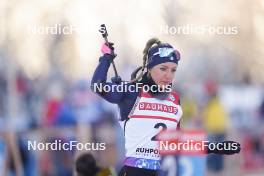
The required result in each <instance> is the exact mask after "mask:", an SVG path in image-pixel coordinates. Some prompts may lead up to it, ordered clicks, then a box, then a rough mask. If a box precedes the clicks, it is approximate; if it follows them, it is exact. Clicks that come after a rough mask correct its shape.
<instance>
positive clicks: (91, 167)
mask: <svg viewBox="0 0 264 176" xmlns="http://www.w3.org/2000/svg"><path fill="white" fill-rule="evenodd" d="M75 166H76V171H77V174H78V176H95V175H96V174H97V172H98V171H99V168H98V167H97V165H96V161H95V159H94V157H93V156H92V155H91V154H90V153H85V154H82V155H81V156H79V157H78V158H77V160H76V165H75Z"/></svg>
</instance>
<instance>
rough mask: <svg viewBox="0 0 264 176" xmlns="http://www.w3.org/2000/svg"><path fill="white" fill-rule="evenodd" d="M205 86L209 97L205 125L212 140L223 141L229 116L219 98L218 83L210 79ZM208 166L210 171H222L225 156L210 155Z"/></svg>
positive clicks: (205, 112) (205, 111)
mask: <svg viewBox="0 0 264 176" xmlns="http://www.w3.org/2000/svg"><path fill="white" fill-rule="evenodd" d="M205 88H206V90H207V94H208V97H209V99H208V102H207V105H206V107H205V109H204V126H205V129H206V130H207V132H208V139H209V141H210V142H221V141H224V140H225V136H226V118H227V116H226V113H225V110H224V108H223V106H222V105H221V103H220V100H219V98H218V94H217V91H218V90H217V85H216V84H215V83H214V82H212V81H209V82H207V83H206V86H205ZM207 166H208V169H209V170H210V171H213V172H221V171H222V170H223V169H224V157H223V156H222V155H215V154H210V155H208V157H207Z"/></svg>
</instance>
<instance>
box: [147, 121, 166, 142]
mask: <svg viewBox="0 0 264 176" xmlns="http://www.w3.org/2000/svg"><path fill="white" fill-rule="evenodd" d="M160 127H161V130H160V131H159V132H158V133H157V134H156V135H155V136H153V137H152V138H151V141H157V136H158V134H159V133H160V132H161V131H164V130H167V126H166V125H165V124H164V123H157V124H156V125H155V126H154V128H156V129H159V128H160Z"/></svg>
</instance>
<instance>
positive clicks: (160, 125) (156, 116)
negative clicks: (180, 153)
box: [92, 39, 238, 176]
mask: <svg viewBox="0 0 264 176" xmlns="http://www.w3.org/2000/svg"><path fill="white" fill-rule="evenodd" d="M113 49H114V48H113V46H112V45H109V44H108V45H107V44H103V46H102V48H101V51H102V53H103V56H102V57H100V59H99V65H98V66H97V68H96V70H95V72H94V75H93V78H92V90H93V91H94V92H96V93H97V94H98V95H100V96H101V97H102V98H104V99H105V100H107V101H108V102H110V103H115V104H117V105H118V106H119V109H120V121H121V122H122V123H120V124H122V127H123V129H124V136H125V149H126V154H125V160H124V166H123V168H122V169H121V171H120V173H119V175H120V176H154V175H157V173H158V170H159V169H160V156H159V153H158V141H157V139H156V135H157V134H158V133H159V132H160V131H161V129H163V130H164V129H167V130H170V129H176V128H179V126H180V119H181V116H182V108H181V105H180V98H179V94H178V93H177V92H175V91H172V87H171V85H172V82H173V79H174V77H175V73H176V70H177V67H178V62H179V61H180V53H179V52H178V51H177V50H176V49H174V48H173V47H172V46H171V45H170V44H167V43H161V42H160V41H159V40H158V39H150V40H149V41H148V42H147V44H146V47H145V49H144V51H143V54H144V56H143V66H142V67H141V68H140V69H141V71H142V72H141V74H140V75H139V76H138V77H136V76H135V75H137V74H133V75H134V76H133V78H131V79H132V81H130V82H129V83H127V84H122V86H123V88H124V89H123V90H126V91H119V90H118V89H117V88H116V87H117V86H114V85H116V84H119V85H120V83H110V82H106V80H107V72H108V69H109V67H110V64H111V62H112V60H113V59H114V57H115V55H114V54H113ZM138 70H139V69H137V71H138ZM135 77H136V78H135ZM99 85H100V86H101V89H99V87H100V86H99ZM104 86H108V87H109V86H110V87H112V89H111V90H110V91H109V89H108V91H106V90H105V89H102V87H104ZM125 87H126V88H125ZM211 152H212V151H211ZM236 152H238V151H236Z"/></svg>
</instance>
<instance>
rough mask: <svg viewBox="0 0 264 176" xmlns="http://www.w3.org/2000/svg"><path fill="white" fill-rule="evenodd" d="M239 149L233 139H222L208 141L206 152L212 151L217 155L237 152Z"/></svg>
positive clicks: (238, 145)
mask: <svg viewBox="0 0 264 176" xmlns="http://www.w3.org/2000/svg"><path fill="white" fill-rule="evenodd" d="M209 145H210V147H209ZM240 150H241V147H240V144H239V143H238V142H234V141H224V142H216V143H212V142H209V143H208V147H207V153H214V154H219V155H233V154H236V153H239V152H240Z"/></svg>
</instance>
